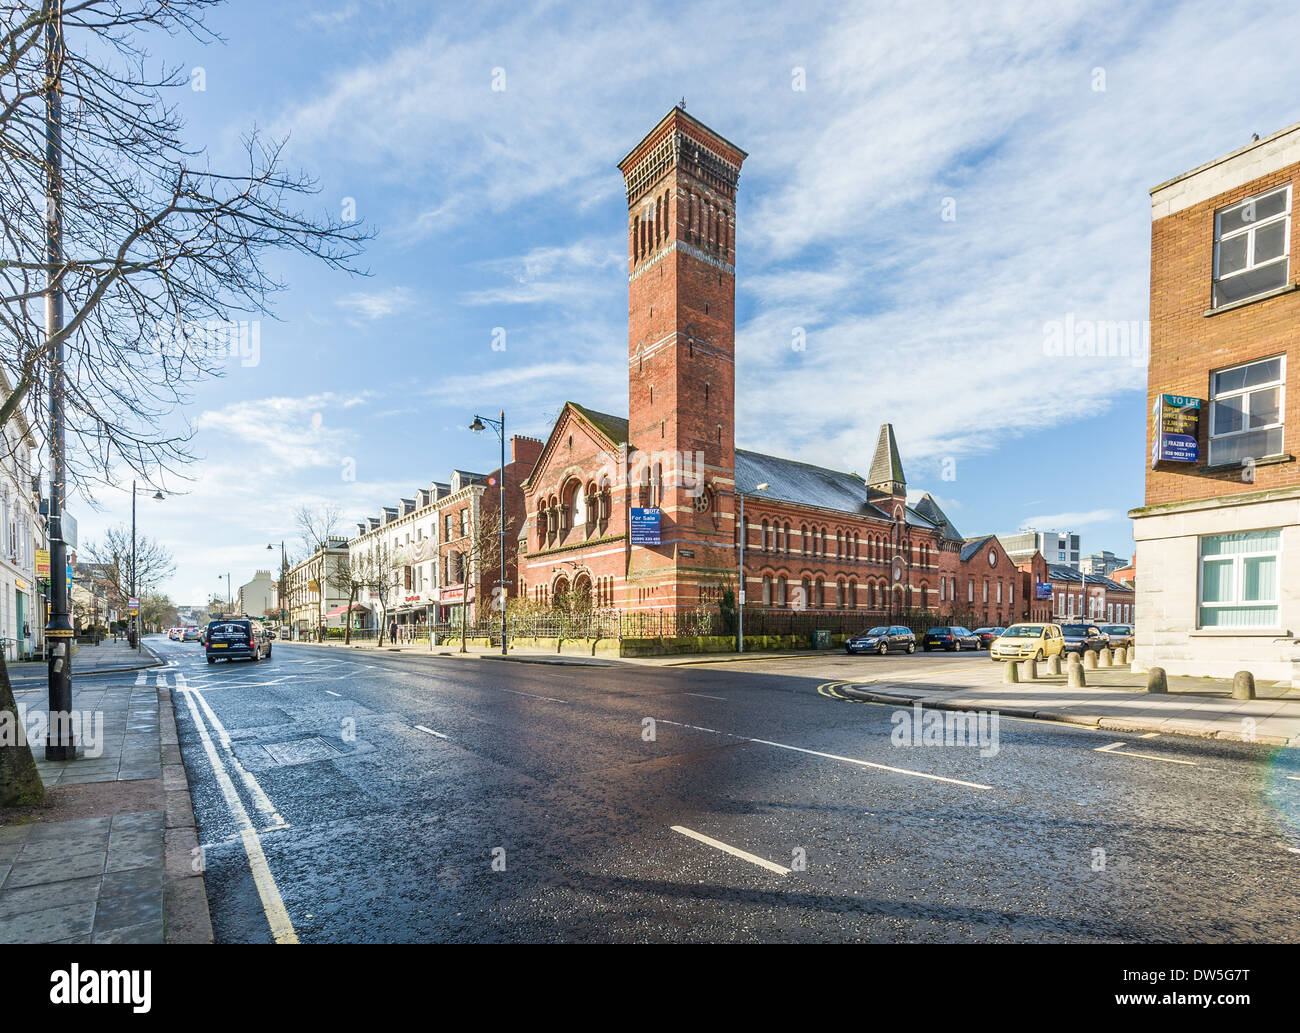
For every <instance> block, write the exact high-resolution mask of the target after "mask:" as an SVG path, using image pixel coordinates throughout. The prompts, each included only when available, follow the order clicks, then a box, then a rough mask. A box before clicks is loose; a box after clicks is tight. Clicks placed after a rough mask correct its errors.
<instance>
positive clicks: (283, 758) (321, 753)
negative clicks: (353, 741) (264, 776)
mask: <svg viewBox="0 0 1300 1033" xmlns="http://www.w3.org/2000/svg"><path fill="white" fill-rule="evenodd" d="M262 749H264V750H266V752H267V753H268V754H269V755H270V757H271V760H273V761H274V762H275V763H276V764H279V765H282V766H283V765H287V764H306V763H308V762H310V761H314V760H334V759H335V758H336V757H341V756H343V751H342V750H339V749H336V748H335V747H334V746H333V745H331V743H330V741H329V740H328V739H322V738H321V737H320V736H319V735H313V736H310V737H308V738H306V739H290V740H289V741H288V742H273V743H263V744H262Z"/></svg>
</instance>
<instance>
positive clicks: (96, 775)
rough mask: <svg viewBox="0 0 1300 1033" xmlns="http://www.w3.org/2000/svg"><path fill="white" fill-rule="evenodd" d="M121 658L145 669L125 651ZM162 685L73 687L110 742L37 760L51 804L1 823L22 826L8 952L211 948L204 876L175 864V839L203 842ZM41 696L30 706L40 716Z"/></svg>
mask: <svg viewBox="0 0 1300 1033" xmlns="http://www.w3.org/2000/svg"><path fill="white" fill-rule="evenodd" d="M108 646H109V644H108V643H104V644H102V647H101V648H104V647H108ZM92 648H93V647H92ZM112 652H113V650H111V649H108V650H106V652H105V653H102V654H100V659H104V658H105V657H107V656H108V655H109V653H112ZM116 653H117V654H118V655H119V659H121V660H123V662H133V661H134V660H135V659H138V658H137V657H136V654H135V653H134V651H131V650H128V649H126V647H125V644H121V645H120V646H119V647H118V648H117V650H116ZM128 654H129V655H128ZM148 659H149V662H150V664H161V663H162V662H163V661H160V660H158V659H157V658H156V656H154V655H153V654H152V653H150V654H148ZM159 673H161V672H159ZM79 674H80V672H79ZM140 679H143V682H142V683H137V682H138V681H139V680H140ZM158 680H159V675H158V674H155V673H150V672H140V673H139V674H138V675H131V677H130V680H129V681H127V680H123V676H122V675H118V674H105V675H101V676H87V675H84V674H80V676H79V677H78V678H76V679H74V682H73V708H74V710H76V711H78V712H79V713H80V714H82V715H93V716H89V717H87V719H86V724H85V725H84V727H85V728H87V729H94V730H97V731H99V733H100V734H99V735H97V736H87V737H86V738H85V739H84V740H83V741H84V746H83V752H82V754H81V755H80V756H79V757H78V758H77V759H76V760H73V761H61V762H52V761H47V760H45V758H44V751H43V750H41V749H39V747H38V748H37V749H35V750H33V754H34V756H35V758H36V762H37V767H38V770H39V771H40V774H41V777H42V779H43V780H44V782H45V785H46V788H47V796H46V803H45V804H43V805H41V806H39V807H36V808H28V809H25V810H24V811H23V813H21V814H19V813H17V812H16V811H15V812H9V813H4V814H0V820H13V821H14V823H12V824H5V825H0V943H34V942H74V943H90V942H97V943H98V942H105V943H110V942H111V943H162V942H164V941H166V942H196V943H210V942H212V932H211V924H210V918H209V914H208V909H207V895H206V892H205V889H204V882H203V873H202V870H201V869H200V870H197V871H196V870H195V868H194V866H192V865H186V866H182V865H179V864H177V865H174V866H168V865H167V863H166V859H167V840H168V836H169V835H172V834H177V835H180V836H181V838H182V841H185V840H186V839H188V841H190V842H193V841H195V838H196V837H195V832H194V811H193V806H192V802H191V799H190V792H189V783H188V781H187V780H186V778H185V772H184V768H183V766H182V765H180V764H179V763H178V761H179V759H180V758H179V751H178V748H177V746H176V724H175V720H174V717H173V707H172V702H171V692H170V690H169V689H165V688H160V687H158V685H156V684H154V683H155V682H157V681H158ZM33 695H34V694H33V693H31V692H28V693H26V694H25V695H23V696H20V697H19V698H20V699H22V700H25V702H26V705H27V706H29V707H39V706H40V705H41V704H42V703H43V700H39V701H38V700H37V699H34V698H33ZM164 733H166V734H167V735H168V736H169V738H170V742H171V751H172V752H171V763H170V764H169V765H168V767H167V770H166V771H165V770H164V765H163V756H162V754H163V750H164V744H163V739H164ZM169 899H170V900H172V901H174V902H175V904H176V907H177V913H176V916H175V918H176V921H174V922H173V921H169V920H168V913H167V906H166V905H167V901H168V900H169Z"/></svg>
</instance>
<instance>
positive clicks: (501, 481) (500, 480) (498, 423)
mask: <svg viewBox="0 0 1300 1033" xmlns="http://www.w3.org/2000/svg"><path fill="white" fill-rule="evenodd" d="M484 424H487V425H489V426H490V427H492V429H493V430H495V431H496V432H497V437H498V438H500V439H501V470H500V472H499V474H498V476H497V487H498V488H499V489H500V496H501V527H500V532H501V577H500V580H499V581H498V586H499V587H500V589H501V591H502V592H507V589H506V414H505V410H504V409H503V410H502V411H501V418H500V419H499V420H492V419H487V420H485V419H483V417H482V416H479V415H478V414H477V413H475V415H474V422H473V423H471V424H470V425H469V429H470V430H472V431H473V432H474V433H475V434H482V433H483V430H484V426H483V425H484ZM507 595H508V592H507ZM466 602H468V600H466ZM462 605H464V603H462ZM462 641H464V640H463V639H462ZM501 655H502V656H505V655H506V595H503V596H502V597H501Z"/></svg>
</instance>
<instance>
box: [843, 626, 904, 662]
mask: <svg viewBox="0 0 1300 1033" xmlns="http://www.w3.org/2000/svg"><path fill="white" fill-rule="evenodd" d="M844 652H846V653H850V654H852V653H879V654H880V655H881V656H884V655H885V654H886V653H890V652H894V653H915V652H916V636H915V635H914V634H912V630H911V629H910V628H904V627H902V626H900V625H898V624H890V625H884V624H882V625H879V626H878V627H874V628H870V629H869V630H867V631H863V632H860V633H859V634H857V635H853V636H852V637H851V638H848V639H846V640H845V642H844Z"/></svg>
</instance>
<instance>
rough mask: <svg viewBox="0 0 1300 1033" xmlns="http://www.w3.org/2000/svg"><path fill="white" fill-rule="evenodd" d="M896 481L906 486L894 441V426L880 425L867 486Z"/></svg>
mask: <svg viewBox="0 0 1300 1033" xmlns="http://www.w3.org/2000/svg"><path fill="white" fill-rule="evenodd" d="M889 481H897V482H898V483H899V484H906V483H907V478H906V477H904V476H903V460H902V459H901V458H900V457H899V455H898V442H897V441H895V440H894V425H893V424H892V423H882V424H881V425H880V437H879V438H878V439H877V441H876V454H875V457H874V458H873V459H872V460H871V470H870V471H869V472H868V473H867V483H868V484H885V483H887V482H889Z"/></svg>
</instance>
